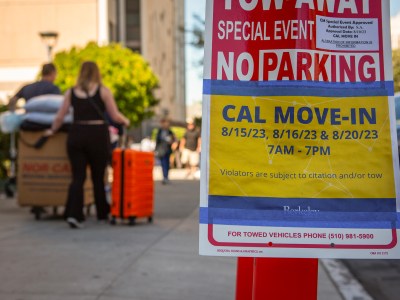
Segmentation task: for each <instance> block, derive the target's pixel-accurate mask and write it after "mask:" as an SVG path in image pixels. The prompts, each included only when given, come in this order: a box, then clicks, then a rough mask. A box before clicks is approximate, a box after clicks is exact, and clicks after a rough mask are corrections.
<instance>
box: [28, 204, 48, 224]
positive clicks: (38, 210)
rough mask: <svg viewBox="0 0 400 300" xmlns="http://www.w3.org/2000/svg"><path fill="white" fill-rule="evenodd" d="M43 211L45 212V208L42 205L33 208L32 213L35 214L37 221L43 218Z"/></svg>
mask: <svg viewBox="0 0 400 300" xmlns="http://www.w3.org/2000/svg"><path fill="white" fill-rule="evenodd" d="M43 212H45V210H44V209H43V208H42V207H40V206H33V207H32V209H31V213H32V214H34V215H35V220H36V221H39V220H40V219H41V218H42V213H43Z"/></svg>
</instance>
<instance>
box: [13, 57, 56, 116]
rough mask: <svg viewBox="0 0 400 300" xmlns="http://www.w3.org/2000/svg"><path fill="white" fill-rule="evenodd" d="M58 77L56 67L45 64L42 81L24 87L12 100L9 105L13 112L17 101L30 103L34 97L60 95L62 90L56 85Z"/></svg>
mask: <svg viewBox="0 0 400 300" xmlns="http://www.w3.org/2000/svg"><path fill="white" fill-rule="evenodd" d="M56 77H57V69H56V66H55V65H54V64H52V63H48V64H44V65H43V66H42V71H41V79H40V80H39V81H36V82H34V83H31V84H27V85H25V86H23V87H22V88H21V89H20V90H19V91H18V92H17V93H16V94H15V95H14V96H13V97H12V98H11V99H10V102H9V104H8V106H9V109H10V110H11V111H14V110H15V105H16V103H17V101H18V100H19V99H21V98H23V99H25V101H29V100H30V99H31V98H33V97H37V96H41V95H47V94H56V95H60V94H61V91H60V89H59V88H58V87H57V86H56V85H54V81H55V80H56Z"/></svg>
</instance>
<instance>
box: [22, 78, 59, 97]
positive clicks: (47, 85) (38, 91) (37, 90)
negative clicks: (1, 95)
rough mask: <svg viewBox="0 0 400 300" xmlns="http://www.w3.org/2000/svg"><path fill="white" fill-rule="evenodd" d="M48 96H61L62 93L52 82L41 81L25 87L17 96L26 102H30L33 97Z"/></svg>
mask: <svg viewBox="0 0 400 300" xmlns="http://www.w3.org/2000/svg"><path fill="white" fill-rule="evenodd" d="M46 94H56V95H60V94H61V91H60V89H59V88H58V87H57V86H55V85H54V84H53V83H52V82H50V81H46V80H41V81H37V82H34V83H31V84H28V85H25V86H24V87H22V88H21V89H20V90H19V91H18V93H17V94H16V95H15V96H16V97H18V98H24V99H25V100H26V101H29V99H31V98H33V97H36V96H41V95H46Z"/></svg>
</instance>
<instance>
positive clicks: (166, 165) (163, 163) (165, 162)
mask: <svg viewBox="0 0 400 300" xmlns="http://www.w3.org/2000/svg"><path fill="white" fill-rule="evenodd" d="M160 161H161V168H162V171H163V179H164V180H166V181H167V180H168V172H169V154H166V155H164V156H163V157H161V159H160Z"/></svg>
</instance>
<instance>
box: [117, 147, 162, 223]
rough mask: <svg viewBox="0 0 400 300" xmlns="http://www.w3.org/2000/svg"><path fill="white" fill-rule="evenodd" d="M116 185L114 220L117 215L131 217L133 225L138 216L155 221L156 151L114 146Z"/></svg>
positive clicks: (128, 218)
mask: <svg viewBox="0 0 400 300" xmlns="http://www.w3.org/2000/svg"><path fill="white" fill-rule="evenodd" d="M112 165H113V175H114V179H113V184H112V192H111V197H112V205H111V217H112V218H111V223H112V224H115V223H116V220H117V218H121V219H123V220H125V219H127V220H129V224H130V225H134V224H135V222H136V218H147V219H148V221H149V222H152V221H153V211H154V183H153V165H154V154H153V153H152V152H141V151H136V150H131V149H120V148H118V149H115V150H114V151H113V155H112Z"/></svg>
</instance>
